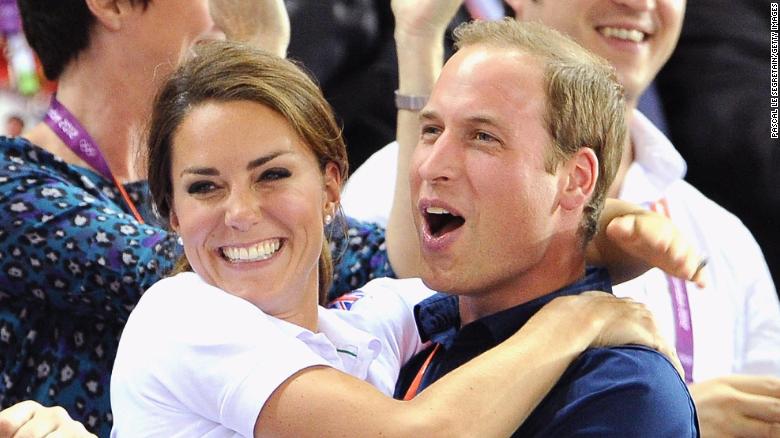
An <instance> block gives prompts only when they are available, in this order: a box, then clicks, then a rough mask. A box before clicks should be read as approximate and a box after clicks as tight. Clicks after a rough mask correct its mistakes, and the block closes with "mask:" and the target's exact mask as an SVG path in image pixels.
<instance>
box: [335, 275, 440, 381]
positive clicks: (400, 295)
mask: <svg viewBox="0 0 780 438" xmlns="http://www.w3.org/2000/svg"><path fill="white" fill-rule="evenodd" d="M360 291H361V292H363V293H364V296H363V297H362V298H360V299H359V300H357V301H356V302H355V303H354V304H353V305H352V308H351V310H350V312H354V313H360V314H361V315H363V317H364V318H365V319H367V320H369V321H371V323H372V325H373V328H372V332H373V334H374V335H375V336H377V337H380V338H382V340H383V342H384V343H385V347H386V348H390V349H391V350H392V351H393V354H394V356H395V357H396V358H398V362H399V369H400V366H402V365H403V364H405V363H406V362H407V361H408V360H409V359H411V358H412V357H413V356H414V355H415V354H417V353H418V352H420V351H421V350H422V349H423V348H424V347H425V344H423V343H422V342H421V341H420V334H419V332H418V330H417V323H416V321H415V319H414V306H416V305H417V304H418V303H419V302H420V301H422V300H424V299H426V298H428V297H429V296H431V295H433V294H434V293H435V292H434V291H432V290H430V289H428V288H427V287H426V286H425V285H424V284H423V282H422V280H420V279H419V278H409V279H403V280H399V279H393V278H379V279H376V280H372V281H369V282H368V283H366V285H364V286H363V287H362V288H360Z"/></svg>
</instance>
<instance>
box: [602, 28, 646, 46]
mask: <svg viewBox="0 0 780 438" xmlns="http://www.w3.org/2000/svg"><path fill="white" fill-rule="evenodd" d="M601 34H602V35H604V36H605V37H607V38H617V39H621V40H628V41H633V42H635V43H640V42H642V40H644V39H645V34H644V33H643V32H642V31H639V30H636V29H620V28H617V27H602V28H601Z"/></svg>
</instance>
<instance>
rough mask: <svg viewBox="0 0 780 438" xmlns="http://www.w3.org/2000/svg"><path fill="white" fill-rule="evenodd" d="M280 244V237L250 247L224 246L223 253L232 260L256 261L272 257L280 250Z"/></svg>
mask: <svg viewBox="0 0 780 438" xmlns="http://www.w3.org/2000/svg"><path fill="white" fill-rule="evenodd" d="M279 246H280V242H279V239H272V240H266V241H265V242H260V243H258V244H256V245H252V246H249V247H241V248H232V247H224V248H222V254H224V255H225V257H226V258H227V259H228V260H230V261H231V262H256V261H259V260H265V259H267V258H270V257H271V256H272V255H274V253H275V252H276V251H278V250H279Z"/></svg>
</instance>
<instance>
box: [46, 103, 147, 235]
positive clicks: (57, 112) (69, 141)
mask: <svg viewBox="0 0 780 438" xmlns="http://www.w3.org/2000/svg"><path fill="white" fill-rule="evenodd" d="M43 121H44V122H45V123H46V124H47V125H48V126H49V127H50V128H51V129H52V131H54V133H55V134H57V136H58V137H59V138H60V140H62V142H63V143H65V145H66V146H67V147H68V148H70V150H72V151H73V153H75V154H76V155H78V156H79V158H81V159H82V160H84V161H85V162H86V163H88V164H89V165H90V166H91V167H92V168H93V169H95V170H97V171H98V173H100V174H101V175H103V176H104V177H106V178H107V179H109V180H111V181H113V182H114V185H115V186H116V188H117V189H118V190H119V193H120V194H121V195H122V198H124V200H125V203H126V204H127V206H128V207H129V208H130V212H131V213H133V216H134V217H135V219H136V220H137V221H138V222H139V223H141V224H143V223H144V219H143V218H142V217H141V215H140V214H139V213H138V209H137V208H136V207H135V203H134V202H133V200H132V199H130V196H129V195H128V194H127V191H126V190H125V188H124V186H123V185H122V184H120V183H119V181H118V180H117V179H116V177H115V176H114V174H113V173H111V169H110V168H109V167H108V163H107V162H106V159H105V158H104V157H103V153H102V152H100V148H98V145H97V143H95V140H93V139H92V136H90V135H89V133H88V132H87V130H86V129H84V127H83V126H82V125H81V123H79V121H78V119H76V116H74V115H73V114H72V113H71V112H70V111H68V109H67V108H65V106H64V105H63V104H62V103H60V101H59V100H57V96H56V95H53V96H52V97H51V104H50V105H49V109H48V111H46V115H45V116H44V118H43Z"/></svg>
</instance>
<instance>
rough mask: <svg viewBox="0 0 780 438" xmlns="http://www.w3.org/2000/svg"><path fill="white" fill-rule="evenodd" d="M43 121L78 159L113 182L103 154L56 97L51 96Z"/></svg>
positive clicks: (112, 176)
mask: <svg viewBox="0 0 780 438" xmlns="http://www.w3.org/2000/svg"><path fill="white" fill-rule="evenodd" d="M43 121H44V122H45V123H46V124H47V125H49V127H50V128H51V129H52V131H54V133H55V134H57V136H58V137H59V138H60V140H62V142H63V143H65V145H66V146H68V148H70V150H72V151H73V153H75V154H76V155H78V156H79V158H81V159H82V160H84V161H85V162H86V163H87V164H89V165H90V166H91V167H92V168H93V169H95V170H97V171H98V172H100V174H101V175H103V176H104V177H106V178H107V179H108V180H110V181H113V180H114V175H113V174H112V173H111V169H109V167H108V163H106V159H105V158H103V154H102V153H101V152H100V149H99V148H98V146H97V143H95V140H93V139H92V136H90V135H89V133H88V132H87V130H86V129H84V127H83V126H81V123H79V121H78V119H76V116H74V115H73V114H72V113H71V112H70V111H68V109H67V108H65V107H64V106H63V105H62V104H61V103H60V101H59V100H57V97H56V95H52V97H51V104H50V105H49V110H48V111H46V116H45V117H44V118H43Z"/></svg>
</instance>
